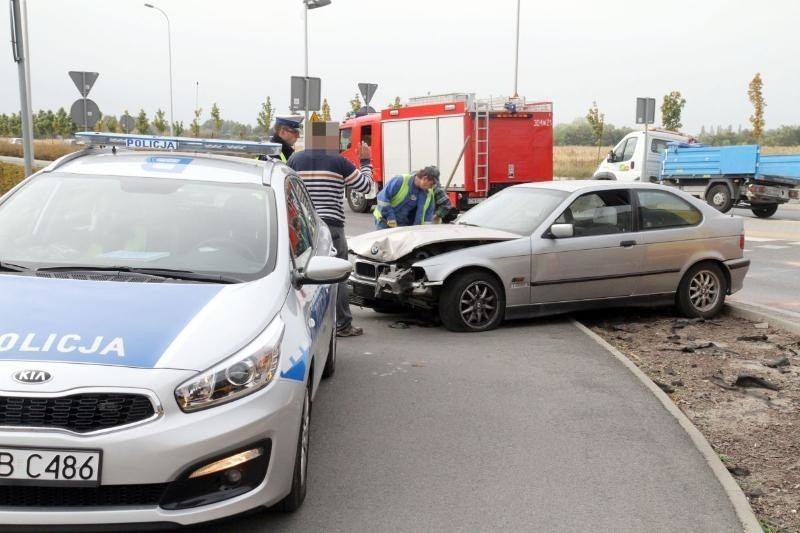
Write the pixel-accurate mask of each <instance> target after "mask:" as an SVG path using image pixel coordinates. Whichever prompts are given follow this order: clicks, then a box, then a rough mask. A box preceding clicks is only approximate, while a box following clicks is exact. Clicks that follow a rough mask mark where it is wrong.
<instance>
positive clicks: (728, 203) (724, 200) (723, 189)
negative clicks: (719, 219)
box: [706, 183, 733, 213]
mask: <svg viewBox="0 0 800 533" xmlns="http://www.w3.org/2000/svg"><path fill="white" fill-rule="evenodd" d="M706 202H707V203H708V205H710V206H711V207H713V208H714V209H716V210H717V211H720V212H721V213H727V212H728V211H730V210H731V207H732V206H733V198H732V197H731V191H730V189H728V186H727V185H725V184H724V183H717V184H716V185H713V186H712V187H711V188H710V189H708V192H707V193H706Z"/></svg>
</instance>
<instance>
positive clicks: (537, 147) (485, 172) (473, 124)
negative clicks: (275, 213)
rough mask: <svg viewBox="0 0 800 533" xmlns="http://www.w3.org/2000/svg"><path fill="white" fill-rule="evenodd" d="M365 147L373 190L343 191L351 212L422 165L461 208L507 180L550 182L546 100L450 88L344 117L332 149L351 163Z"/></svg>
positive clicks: (364, 206) (550, 139) (550, 143)
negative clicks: (436, 173)
mask: <svg viewBox="0 0 800 533" xmlns="http://www.w3.org/2000/svg"><path fill="white" fill-rule="evenodd" d="M362 141H363V142H366V143H367V144H368V145H370V147H371V148H372V162H373V166H374V173H373V177H374V181H375V187H374V189H373V191H372V192H371V193H370V194H367V195H366V196H365V195H362V194H360V193H357V192H353V191H348V193H347V202H348V204H349V205H350V208H351V209H352V210H353V211H356V212H360V213H364V212H366V211H368V210H369V209H370V207H371V206H372V205H373V204H374V201H375V200H374V199H375V195H376V194H377V192H378V191H379V190H380V188H381V187H382V186H383V184H384V182H385V180H389V179H391V178H392V177H393V176H396V175H398V174H407V173H409V172H412V171H414V170H417V169H420V168H422V167H425V166H427V165H436V166H437V167H439V170H440V171H441V177H440V181H441V184H442V187H444V188H445V190H446V191H447V192H448V194H449V195H450V200H451V201H452V203H453V205H454V206H456V207H457V208H458V209H460V210H464V209H468V208H469V207H470V206H471V205H473V204H475V203H477V202H479V201H481V200H483V199H484V198H486V197H488V196H489V195H491V194H493V193H495V192H497V191H498V190H500V189H503V188H504V187H508V186H509V185H515V184H517V183H525V182H530V181H546V180H551V179H553V105H552V103H551V102H533V103H527V102H526V101H525V99H524V98H522V97H516V98H494V99H491V98H490V99H487V100H478V99H476V98H475V96H474V94H467V93H453V94H444V95H436V96H424V97H418V98H411V99H410V100H409V104H408V105H405V106H402V107H390V108H387V109H384V110H382V111H380V112H379V113H370V114H368V115H363V116H357V117H352V118H347V119H345V120H344V121H343V122H342V124H341V127H340V132H339V142H340V145H339V149H340V152H341V153H342V155H343V156H344V157H346V158H347V159H349V160H350V161H352V162H353V163H354V164H356V165H358V164H359V161H358V159H357V153H356V148H357V147H358V146H359V144H360V143H361V142H362Z"/></svg>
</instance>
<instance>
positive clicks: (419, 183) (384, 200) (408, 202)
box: [373, 166, 439, 229]
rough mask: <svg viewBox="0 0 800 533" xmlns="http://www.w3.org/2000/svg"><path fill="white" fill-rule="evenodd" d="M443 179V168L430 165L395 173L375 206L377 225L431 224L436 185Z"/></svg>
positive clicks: (379, 226)
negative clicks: (414, 170)
mask: <svg viewBox="0 0 800 533" xmlns="http://www.w3.org/2000/svg"><path fill="white" fill-rule="evenodd" d="M438 179H439V169H438V168H436V167H434V166H428V167H425V168H423V169H422V170H418V171H416V172H415V173H413V174H404V175H401V176H395V177H393V178H392V179H391V180H389V183H387V184H386V187H384V188H383V189H381V192H379V193H378V198H377V200H378V203H377V205H376V206H375V211H373V215H375V227H376V228H378V229H386V228H395V227H397V226H413V225H416V224H430V223H431V221H432V220H433V212H434V210H435V208H436V201H435V198H434V194H433V188H434V186H435V185H436V182H437V180H438Z"/></svg>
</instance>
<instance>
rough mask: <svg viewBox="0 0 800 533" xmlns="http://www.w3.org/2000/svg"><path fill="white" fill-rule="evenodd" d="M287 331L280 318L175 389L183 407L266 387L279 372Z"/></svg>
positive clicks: (195, 408) (203, 405)
mask: <svg viewBox="0 0 800 533" xmlns="http://www.w3.org/2000/svg"><path fill="white" fill-rule="evenodd" d="M283 331H284V323H283V321H282V320H281V319H280V317H278V318H276V319H275V320H273V321H272V323H271V324H270V325H269V326H268V327H267V329H265V330H264V332H263V333H261V335H259V336H258V337H256V338H255V340H253V342H251V343H250V344H249V345H247V346H246V347H245V348H244V349H242V350H241V351H239V352H238V353H237V354H236V355H234V356H232V357H229V358H228V359H226V360H225V361H223V362H221V363H220V364H218V365H216V366H214V367H212V368H210V369H208V370H206V371H205V372H203V373H201V374H200V375H198V376H195V377H193V378H192V379H190V380H189V381H186V382H184V383H183V384H181V385H180V386H179V387H178V388H177V389H175V399H176V400H177V401H178V405H179V406H180V408H181V409H182V410H183V411H185V412H191V411H198V410H200V409H206V408H208V407H213V406H215V405H219V404H222V403H227V402H230V401H233V400H236V399H237V398H241V397H242V396H246V395H248V394H250V393H253V392H255V391H257V390H259V389H262V388H264V387H266V386H267V385H268V384H269V383H270V382H271V381H272V380H273V378H274V377H275V374H276V373H277V372H278V363H279V362H280V346H281V340H282V339H283Z"/></svg>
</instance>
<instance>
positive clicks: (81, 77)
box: [68, 70, 100, 130]
mask: <svg viewBox="0 0 800 533" xmlns="http://www.w3.org/2000/svg"><path fill="white" fill-rule="evenodd" d="M68 74H69V77H70V78H71V79H72V83H74V84H75V87H77V88H78V92H79V93H81V96H82V97H83V99H82V100H76V101H75V102H74V103H73V104H72V107H71V108H70V113H69V116H70V118H71V119H72V121H73V122H74V123H75V124H83V129H84V130H88V129H89V128H93V127H94V125H95V124H97V121H98V120H100V108H99V107H97V104H96V103H94V102H93V101H92V100H89V99H88V98H87V96H89V91H91V90H92V87H94V82H96V81H97V77H98V76H100V73H99V72H83V71H80V70H70V71H69V73H68Z"/></svg>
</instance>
